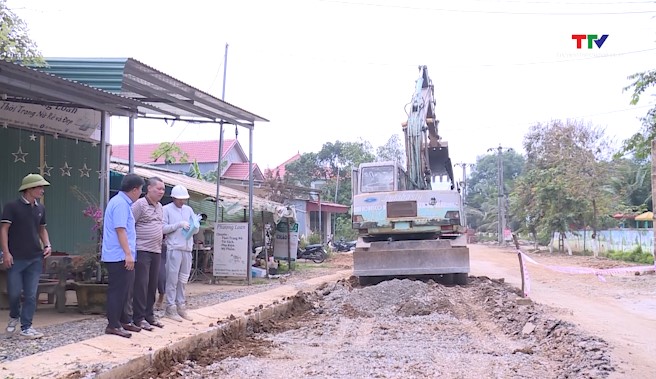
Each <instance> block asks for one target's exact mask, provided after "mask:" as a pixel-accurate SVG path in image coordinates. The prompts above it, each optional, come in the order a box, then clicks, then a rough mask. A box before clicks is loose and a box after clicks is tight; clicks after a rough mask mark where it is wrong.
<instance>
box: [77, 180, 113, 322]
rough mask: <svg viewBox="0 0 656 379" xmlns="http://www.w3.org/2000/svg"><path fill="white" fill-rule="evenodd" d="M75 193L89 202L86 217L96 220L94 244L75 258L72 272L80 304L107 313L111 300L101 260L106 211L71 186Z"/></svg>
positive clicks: (87, 310) (83, 309)
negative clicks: (107, 305)
mask: <svg viewBox="0 0 656 379" xmlns="http://www.w3.org/2000/svg"><path fill="white" fill-rule="evenodd" d="M71 190H72V191H73V194H74V195H75V196H76V197H77V198H78V200H80V201H81V202H83V203H85V205H86V208H85V209H84V210H83V211H82V214H84V216H85V217H88V218H90V219H91V220H92V221H93V225H92V226H91V240H92V241H93V242H92V243H91V244H87V245H86V248H82V249H80V251H79V252H80V254H78V255H77V256H75V257H74V258H72V262H71V266H72V272H73V274H74V276H75V282H74V283H73V286H74V287H75V292H76V295H77V304H78V308H79V310H80V312H82V313H86V314H88V313H104V312H105V305H106V303H107V286H108V285H107V280H106V278H107V277H108V276H107V270H106V268H105V267H104V265H103V264H102V262H101V261H100V257H101V251H102V225H103V212H102V209H101V208H100V206H99V205H98V201H97V200H96V199H95V197H94V196H92V195H91V194H89V193H87V192H83V191H81V190H80V189H79V188H78V187H76V186H73V187H71Z"/></svg>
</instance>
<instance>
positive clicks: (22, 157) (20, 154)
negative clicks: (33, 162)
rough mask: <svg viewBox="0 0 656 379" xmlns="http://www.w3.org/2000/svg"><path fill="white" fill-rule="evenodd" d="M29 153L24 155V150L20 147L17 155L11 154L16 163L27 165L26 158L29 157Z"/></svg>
mask: <svg viewBox="0 0 656 379" xmlns="http://www.w3.org/2000/svg"><path fill="white" fill-rule="evenodd" d="M28 154H29V153H23V148H22V147H21V146H18V151H17V152H15V153H11V155H13V156H14V163H16V162H23V163H25V156H26V155H28Z"/></svg>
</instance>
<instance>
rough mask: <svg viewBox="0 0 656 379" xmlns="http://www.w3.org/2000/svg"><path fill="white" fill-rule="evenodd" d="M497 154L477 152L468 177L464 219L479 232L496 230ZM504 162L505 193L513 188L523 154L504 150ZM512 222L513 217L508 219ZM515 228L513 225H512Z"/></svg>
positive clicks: (502, 156)
mask: <svg viewBox="0 0 656 379" xmlns="http://www.w3.org/2000/svg"><path fill="white" fill-rule="evenodd" d="M497 159H498V156H497V154H496V153H492V154H487V155H483V156H480V157H478V158H477V159H476V165H475V166H474V168H473V170H472V172H471V177H470V178H469V179H468V180H467V187H468V188H467V198H466V202H465V203H466V205H467V207H466V209H465V212H467V223H468V224H469V225H470V226H471V227H472V228H475V229H477V230H478V231H481V232H494V231H496V230H497V221H498V220H497V218H498V197H497V196H498V194H499V185H498V180H499V179H498V175H499V174H498V170H499V166H498V161H497ZM501 160H502V163H503V176H504V193H506V194H507V193H510V192H511V191H512V189H513V188H514V185H515V184H514V182H515V179H516V178H517V177H518V176H519V175H520V174H521V172H522V170H523V167H524V157H523V156H522V155H521V154H519V153H517V152H515V151H513V150H510V151H504V152H503V153H502V155H501ZM508 221H509V222H510V224H511V226H513V220H512V219H509V220H508ZM513 229H514V228H513Z"/></svg>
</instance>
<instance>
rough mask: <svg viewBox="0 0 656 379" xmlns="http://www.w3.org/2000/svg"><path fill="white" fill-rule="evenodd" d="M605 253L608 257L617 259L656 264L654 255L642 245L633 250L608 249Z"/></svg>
mask: <svg viewBox="0 0 656 379" xmlns="http://www.w3.org/2000/svg"><path fill="white" fill-rule="evenodd" d="M605 255H606V257H607V258H610V259H613V260H616V261H624V262H635V263H644V264H648V265H653V264H654V256H653V255H652V254H651V253H647V252H644V251H643V250H642V247H640V246H638V247H636V248H635V249H633V250H631V251H616V250H608V251H607V252H606V254H605Z"/></svg>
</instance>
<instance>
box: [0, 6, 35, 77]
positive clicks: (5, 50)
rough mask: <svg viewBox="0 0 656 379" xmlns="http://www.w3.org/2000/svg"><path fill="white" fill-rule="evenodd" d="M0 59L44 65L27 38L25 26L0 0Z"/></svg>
mask: <svg viewBox="0 0 656 379" xmlns="http://www.w3.org/2000/svg"><path fill="white" fill-rule="evenodd" d="M0 58H1V59H4V60H6V61H9V62H21V63H23V64H30V65H35V66H44V65H45V61H44V60H43V57H42V56H41V53H40V52H39V49H38V48H37V45H36V43H35V42H34V41H33V40H32V39H31V38H30V37H29V33H28V28H27V24H25V22H24V21H23V20H21V18H20V17H18V16H17V15H16V14H15V13H14V12H13V11H12V10H11V9H9V8H8V7H7V1H6V0H0Z"/></svg>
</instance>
